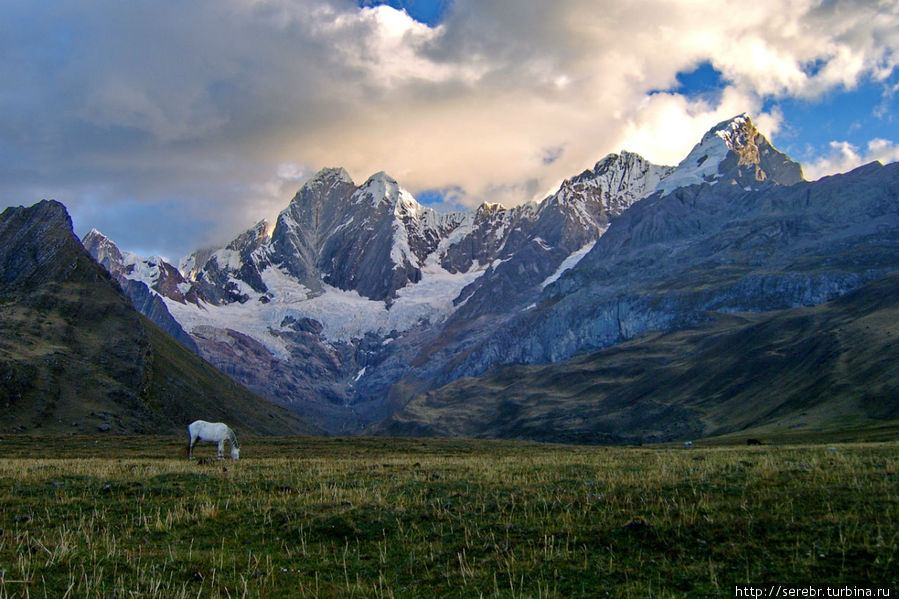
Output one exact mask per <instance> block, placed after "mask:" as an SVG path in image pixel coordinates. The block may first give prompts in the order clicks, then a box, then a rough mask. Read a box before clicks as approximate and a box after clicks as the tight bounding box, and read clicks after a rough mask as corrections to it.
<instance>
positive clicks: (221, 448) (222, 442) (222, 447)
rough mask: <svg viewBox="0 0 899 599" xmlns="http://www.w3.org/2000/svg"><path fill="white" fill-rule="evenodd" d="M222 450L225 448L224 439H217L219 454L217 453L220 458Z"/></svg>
mask: <svg viewBox="0 0 899 599" xmlns="http://www.w3.org/2000/svg"><path fill="white" fill-rule="evenodd" d="M224 450H225V440H224V439H222V440H221V441H219V455H218V458H219V459H222V452H223V451H224Z"/></svg>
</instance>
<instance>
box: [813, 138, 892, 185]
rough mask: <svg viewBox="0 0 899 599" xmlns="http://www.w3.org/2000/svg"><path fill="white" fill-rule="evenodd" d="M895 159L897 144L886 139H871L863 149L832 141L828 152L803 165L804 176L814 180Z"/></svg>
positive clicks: (843, 142) (844, 142) (847, 143)
mask: <svg viewBox="0 0 899 599" xmlns="http://www.w3.org/2000/svg"><path fill="white" fill-rule="evenodd" d="M897 160H899V144H896V143H894V142H892V141H889V140H886V139H880V138H876V139H872V140H871V141H869V142H868V145H867V146H866V147H865V148H864V149H861V148H858V147H856V146H855V145H853V144H851V143H849V142H847V141H832V142H830V152H829V154H827V155H826V156H822V157H821V158H819V159H818V160H816V161H814V162H811V163H809V164H807V165H805V167H804V170H805V175H806V178H808V179H810V180H815V179H819V178H821V177H823V176H825V175H833V174H835V173H844V172H846V171H849V170H852V169H854V168H855V167H857V166H861V165H863V164H868V163H869V162H874V161H879V162H881V163H882V164H888V163H890V162H896V161H897Z"/></svg>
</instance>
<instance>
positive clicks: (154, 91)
mask: <svg viewBox="0 0 899 599" xmlns="http://www.w3.org/2000/svg"><path fill="white" fill-rule="evenodd" d="M0 21H2V22H4V23H9V24H12V25H11V26H10V35H8V36H4V37H2V38H0V76H2V77H3V80H4V92H3V93H2V94H0V112H2V114H3V115H4V122H3V123H0V159H3V160H0V175H2V176H0V181H2V183H0V191H2V192H3V195H4V197H11V198H14V201H18V202H22V201H27V197H26V198H24V199H23V196H26V195H27V194H33V193H37V190H40V192H41V193H46V194H48V195H50V196H57V197H63V196H64V197H67V198H69V200H70V202H73V203H75V204H77V203H78V202H82V203H84V204H85V205H87V203H88V198H87V194H88V191H84V193H81V192H80V191H79V190H89V193H90V195H91V197H90V203H91V205H94V206H95V205H98V204H104V205H108V206H110V208H109V210H112V211H114V210H115V205H116V202H118V201H120V200H121V199H122V198H127V199H128V200H129V201H132V202H139V203H144V204H149V203H151V202H155V201H157V200H158V199H159V198H166V199H167V200H168V201H170V202H175V201H177V202H183V203H184V204H190V206H189V208H186V209H185V214H189V215H197V214H203V213H205V212H206V211H210V212H211V213H212V214H211V215H210V218H209V223H210V224H209V231H208V232H207V234H206V237H208V238H212V237H215V236H216V235H218V236H220V237H224V236H226V235H227V234H229V232H230V233H233V232H235V231H238V230H241V229H242V228H244V227H246V226H248V225H249V224H251V223H252V222H253V220H255V219H256V218H259V217H262V216H269V215H270V214H271V212H272V210H273V209H274V208H275V207H278V206H282V207H283V206H284V205H286V203H287V201H288V200H289V198H290V197H291V196H292V194H293V192H294V191H295V187H296V185H297V184H298V183H300V181H299V177H300V176H308V174H311V173H313V172H314V171H315V170H317V169H318V168H321V167H325V166H344V167H346V168H347V169H348V170H349V171H350V173H351V174H352V175H353V177H354V178H355V179H357V180H359V181H361V180H364V179H365V178H366V177H368V176H369V175H370V174H371V173H373V172H376V171H379V170H386V171H388V172H390V173H391V174H392V175H393V176H395V177H396V178H397V179H398V180H399V181H400V182H401V183H402V184H403V185H404V186H406V187H408V188H410V189H411V190H412V191H417V190H421V189H437V188H453V189H459V190H460V191H459V194H458V196H456V197H454V201H464V202H467V203H469V204H474V203H477V202H480V201H484V200H491V201H497V200H502V201H504V202H506V203H510V204H513V203H518V202H522V201H526V200H530V199H539V198H540V196H541V194H543V193H544V192H545V190H546V189H549V188H551V187H552V186H553V184H555V183H556V182H558V181H559V180H561V179H562V178H564V177H567V176H571V175H572V174H574V173H577V172H580V171H581V170H583V169H584V168H586V167H589V166H591V165H592V164H593V162H595V161H597V160H599V159H600V158H602V157H603V156H604V155H605V154H607V153H608V152H613V151H618V150H621V149H629V150H632V151H638V152H640V153H642V154H644V155H645V156H647V157H648V158H650V159H652V160H654V161H657V162H663V163H669V164H670V163H676V162H678V161H679V160H680V159H681V158H682V157H683V156H684V155H685V154H686V153H687V152H688V151H689V149H690V146H691V145H692V144H693V143H694V142H695V141H697V140H698V138H699V136H700V135H701V134H702V133H703V132H704V131H705V130H707V129H708V128H709V127H710V126H712V125H714V124H715V123H717V122H719V121H720V120H723V119H725V118H728V117H731V116H733V115H735V114H738V113H741V112H744V111H745V112H750V113H751V114H752V115H753V116H754V117H755V120H756V123H757V124H758V125H759V126H760V127H761V128H762V129H763V131H765V132H766V133H768V134H769V135H770V134H776V133H777V131H778V130H779V129H780V128H781V126H782V125H783V122H782V120H783V119H782V116H781V115H780V113H778V112H777V111H771V112H769V113H765V114H762V113H760V111H761V109H762V106H763V105H764V104H765V103H764V102H763V100H764V99H765V98H770V97H774V98H783V97H795V98H804V99H807V100H809V101H814V100H815V99H816V98H818V97H819V96H821V94H823V93H826V92H828V91H830V90H833V89H838V88H852V87H853V86H855V85H857V84H858V83H859V82H860V81H861V80H862V79H863V78H865V77H871V78H874V79H876V80H886V78H888V77H889V76H890V74H891V73H893V72H894V70H895V69H896V67H897V61H899V7H897V6H896V5H895V3H889V2H880V3H876V2H854V1H851V0H834V1H830V2H826V3H821V2H819V1H817V0H755V1H754V2H752V3H747V2H742V1H736V0H730V1H721V2H696V1H695V0H641V1H636V2H619V1H618V0H599V1H594V2H584V1H582V0H558V1H557V2H543V1H540V0H521V1H518V2H508V1H506V0H454V2H453V3H452V4H451V6H450V9H449V13H448V14H447V15H446V18H445V19H444V22H443V23H442V24H441V25H439V26H437V27H433V28H432V27H428V26H426V25H423V24H421V23H418V22H416V21H414V20H412V19H411V18H410V17H409V16H408V15H407V14H406V13H404V12H402V11H396V10H394V9H392V8H388V7H384V6H380V7H375V8H365V9H359V8H357V6H356V4H355V3H353V2H351V1H350V0H219V1H217V2H198V3H166V2H157V3H142V4H140V5H135V4H134V3H129V2H120V1H119V0H62V1H61V2H59V3H57V4H56V5H55V8H54V11H44V10H43V9H42V8H41V7H40V6H39V3H33V2H25V1H23V0H9V1H8V2H4V3H2V4H0ZM16 24H20V25H16ZM704 62H710V63H711V64H712V65H713V66H714V67H715V68H716V69H718V70H719V71H720V72H721V73H722V77H723V79H724V80H725V81H726V82H727V84H726V87H725V89H724V90H723V91H722V92H721V93H720V95H715V96H714V97H709V98H689V97H686V96H684V95H682V94H681V93H679V91H678V90H677V89H675V88H674V86H675V85H676V75H677V73H678V72H683V71H689V70H692V69H694V68H695V67H696V66H698V65H700V64H702V63H704ZM658 90H667V91H662V92H658ZM775 141H776V140H775ZM854 151H855V152H856V153H860V151H859V150H854ZM869 151H873V150H869ZM835 152H836V153H835V154H834V156H837V155H841V154H839V152H837V150H835ZM862 153H863V152H862ZM4 163H5V164H7V165H16V170H15V171H12V170H9V171H8V172H7V171H4V166H3V164H4ZM821 164H822V165H823V164H824V162H823V160H822V162H821ZM6 168H8V169H11V167H9V166H8V167H6ZM822 168H823V167H822ZM97 190H100V191H97ZM35 199H39V197H36V198H35ZM250 214H255V215H256V216H252V217H250V218H248V215H250ZM213 215H214V217H215V218H213V217H212V216H213ZM242 219H245V220H242ZM84 225H85V226H90V225H91V223H84ZM122 231H123V234H124V235H127V234H129V231H128V227H125V226H123V228H122ZM108 233H109V234H110V235H112V236H113V237H114V238H115V237H116V232H115V231H108ZM205 241H207V239H206V238H204V242H205ZM121 242H122V243H123V245H125V246H126V247H127V240H125V239H123V240H121ZM187 243H191V240H187V241H185V244H187ZM188 249H190V248H189V247H183V248H179V250H188ZM159 251H160V252H167V253H170V254H172V253H174V251H173V250H169V249H166V248H161V249H160V250H159Z"/></svg>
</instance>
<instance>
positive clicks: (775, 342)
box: [372, 275, 899, 443]
mask: <svg viewBox="0 0 899 599" xmlns="http://www.w3.org/2000/svg"><path fill="white" fill-rule="evenodd" d="M889 423H892V424H893V425H897V424H899V275H891V276H888V277H885V278H883V279H880V280H878V281H875V282H873V283H870V284H868V285H866V286H864V287H862V288H861V289H859V290H858V291H856V292H853V293H850V294H848V295H846V296H844V297H841V298H839V299H836V300H834V301H831V302H829V303H826V304H822V305H820V306H816V307H807V308H795V309H790V310H783V311H779V312H774V313H762V314H760V313H746V314H739V315H719V316H718V317H717V318H716V319H715V320H714V321H712V322H709V323H707V324H704V325H702V326H700V327H697V328H692V329H688V330H683V331H677V332H672V333H667V334H658V333H652V334H648V335H645V336H643V337H640V338H638V339H634V340H632V341H630V342H627V343H623V344H621V345H618V346H615V347H613V348H610V349H608V350H604V351H600V352H597V353H593V354H589V355H583V356H579V357H576V358H573V359H570V360H567V361H565V362H560V363H557V364H549V365H544V366H509V367H506V368H502V369H499V370H497V371H494V372H493V373H492V374H489V375H486V376H482V377H478V378H466V379H461V380H459V381H456V382H454V383H451V384H449V385H446V386H445V387H442V388H440V389H438V390H436V391H433V392H430V393H426V394H421V395H418V396H415V397H414V398H413V399H412V400H411V401H410V402H409V403H408V404H407V405H406V406H405V407H404V408H403V409H402V410H401V411H399V412H398V413H397V414H396V415H394V417H393V418H391V419H389V420H387V421H385V422H384V423H382V424H380V425H378V426H377V427H375V428H374V429H373V430H372V432H374V433H375V434H388V435H406V436H444V437H474V438H506V439H532V440H542V441H563V442H578V443H633V442H646V441H672V440H687V439H694V438H698V437H703V436H713V435H723V434H728V433H734V432H739V431H745V432H747V433H749V432H751V433H752V434H762V435H763V434H796V433H808V434H811V435H814V434H816V433H830V432H834V431H842V432H844V433H845V432H846V431H852V430H864V429H865V428H866V427H872V426H875V427H876V426H879V427H883V426H885V425H887V424H889Z"/></svg>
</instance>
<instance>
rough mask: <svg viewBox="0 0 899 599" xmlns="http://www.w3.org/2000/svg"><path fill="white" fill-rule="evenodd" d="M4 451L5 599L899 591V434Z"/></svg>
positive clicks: (77, 443) (0, 544) (169, 442)
mask: <svg viewBox="0 0 899 599" xmlns="http://www.w3.org/2000/svg"><path fill="white" fill-rule="evenodd" d="M181 443H182V440H181V439H177V438H161V437H140V436H122V437H104V436H97V437H90V436H84V437H66V438H61V439H59V440H54V439H52V438H41V437H21V436H4V437H2V439H0V455H2V458H0V518H2V520H0V528H2V531H0V598H5V597H45V596H46V597H72V598H75V597H123V598H124V597H165V598H179V597H191V598H194V597H230V598H236V597H481V596H483V597H535V598H537V597H605V596H609V597H684V596H688V597H705V596H710V597H715V596H723V597H730V596H731V594H732V592H733V588H734V585H736V584H744V583H761V582H768V581H778V582H787V583H816V584H870V583H875V584H882V585H887V586H890V587H892V588H893V589H894V590H893V593H896V585H897V579H899V574H897V573H899V562H897V560H899V555H897V548H899V524H897V523H899V444H897V443H896V442H890V443H871V444H839V445H834V446H828V445H796V446H786V445H785V446H773V445H764V446H761V447H746V446H742V447H739V446H729V447H727V446H725V447H694V448H692V449H689V450H688V449H683V448H670V447H669V448H661V447H631V448H624V447H620V448H601V447H575V446H556V445H540V444H520V443H506V442H485V441H476V442H475V441H440V440H426V441H419V440H392V439H306V438H291V439H287V438H277V439H261V438H257V439H251V438H246V439H242V453H241V455H242V459H241V460H240V461H238V462H232V461H230V460H225V461H221V462H217V461H215V460H212V459H208V458H212V457H213V456H214V453H215V448H214V446H212V445H206V446H201V447H200V449H199V450H198V455H199V456H201V457H202V458H203V459H200V460H195V461H193V462H188V461H187V460H186V459H185V458H184V457H183V455H182V454H181V453H180V452H181V451H182V447H181Z"/></svg>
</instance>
